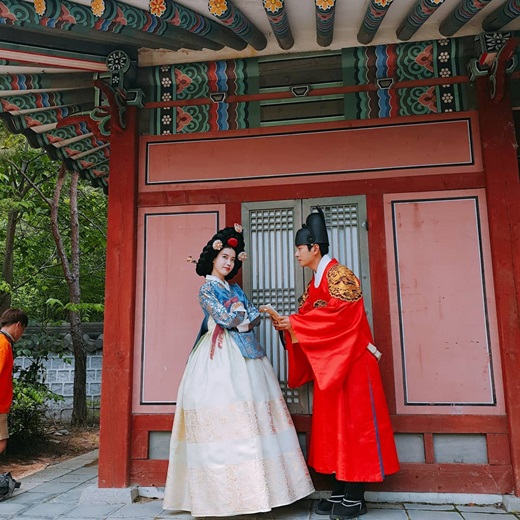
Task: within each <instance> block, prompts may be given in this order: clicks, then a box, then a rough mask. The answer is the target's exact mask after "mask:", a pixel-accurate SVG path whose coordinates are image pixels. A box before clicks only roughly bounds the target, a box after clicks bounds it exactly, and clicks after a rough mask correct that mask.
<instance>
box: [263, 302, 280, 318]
mask: <svg viewBox="0 0 520 520" xmlns="http://www.w3.org/2000/svg"><path fill="white" fill-rule="evenodd" d="M259 310H260V312H267V314H269V316H271V318H279V317H280V314H279V313H278V312H277V311H276V309H275V308H274V307H273V306H272V305H271V304H270V303H266V304H265V305H261V306H260V309H259Z"/></svg>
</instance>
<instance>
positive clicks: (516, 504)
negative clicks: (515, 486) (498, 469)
mask: <svg viewBox="0 0 520 520" xmlns="http://www.w3.org/2000/svg"><path fill="white" fill-rule="evenodd" d="M502 504H504V508H505V510H506V511H508V512H509V513H518V512H520V497H515V496H514V495H503V496H502Z"/></svg>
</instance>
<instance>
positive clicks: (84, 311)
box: [45, 298, 105, 321]
mask: <svg viewBox="0 0 520 520" xmlns="http://www.w3.org/2000/svg"><path fill="white" fill-rule="evenodd" d="M45 303H46V304H47V305H49V306H50V307H57V308H59V309H63V310H66V311H72V312H77V313H79V314H80V316H81V320H82V321H90V320H89V318H90V316H91V315H92V313H97V314H103V311H104V310H105V306H104V305H103V304H101V303H65V304H64V303H63V302H61V301H60V300H57V299H56V298H49V299H48V300H47V301H46V302H45Z"/></svg>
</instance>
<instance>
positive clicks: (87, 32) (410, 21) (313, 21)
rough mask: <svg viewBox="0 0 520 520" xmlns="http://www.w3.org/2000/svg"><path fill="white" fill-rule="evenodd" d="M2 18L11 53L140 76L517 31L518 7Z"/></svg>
mask: <svg viewBox="0 0 520 520" xmlns="http://www.w3.org/2000/svg"><path fill="white" fill-rule="evenodd" d="M0 11H1V14H0V41H1V42H4V43H6V44H9V43H10V44H15V45H20V44H22V45H39V46H46V47H49V48H50V49H55V50H69V51H81V52H82V53H87V54H88V53H90V54H94V55H96V54H101V55H104V56H106V55H107V54H108V53H109V52H110V51H113V50H124V51H125V52H126V53H127V54H128V55H129V56H130V57H131V58H132V59H137V58H138V59H139V65H140V66H146V65H159V64H163V63H168V64H171V63H183V62H195V61H212V60H219V59H236V58H246V57H253V56H262V55H275V54H283V53H300V52H316V51H320V50H324V49H329V50H334V49H342V48H348V47H356V46H359V45H367V44H371V45H378V44H390V43H399V42H403V41H414V40H430V39H439V38H443V37H452V36H455V37H458V36H467V35H474V34H475V35H476V34H479V33H481V32H483V31H484V32H489V31H515V30H520V0H209V1H208V0H181V1H180V2H174V1H172V0H126V1H124V2H120V1H116V0H92V1H89V0H81V1H74V2H71V1H68V0H61V1H60V0H35V2H34V3H32V2H26V1H23V0H0ZM4 51H6V49H4ZM4 55H5V52H4Z"/></svg>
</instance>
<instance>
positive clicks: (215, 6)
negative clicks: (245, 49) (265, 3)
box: [208, 0, 267, 51]
mask: <svg viewBox="0 0 520 520" xmlns="http://www.w3.org/2000/svg"><path fill="white" fill-rule="evenodd" d="M208 10H209V12H210V14H212V15H213V16H214V17H215V18H216V19H217V20H220V21H221V22H222V23H223V24H224V25H227V27H229V28H230V29H231V30H232V31H233V32H234V33H235V34H237V35H238V36H240V38H242V39H243V40H245V41H246V42H247V43H249V45H251V47H253V49H256V50H257V51H261V50H263V49H265V48H266V47H267V39H266V37H265V36H264V35H263V34H262V33H261V32H260V31H259V30H258V29H257V28H256V27H255V26H254V25H253V24H252V23H251V22H250V21H249V20H248V19H247V18H246V16H245V15H244V14H243V13H242V12H241V11H239V10H238V9H237V8H236V7H235V6H234V5H233V4H232V3H231V0H208Z"/></svg>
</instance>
